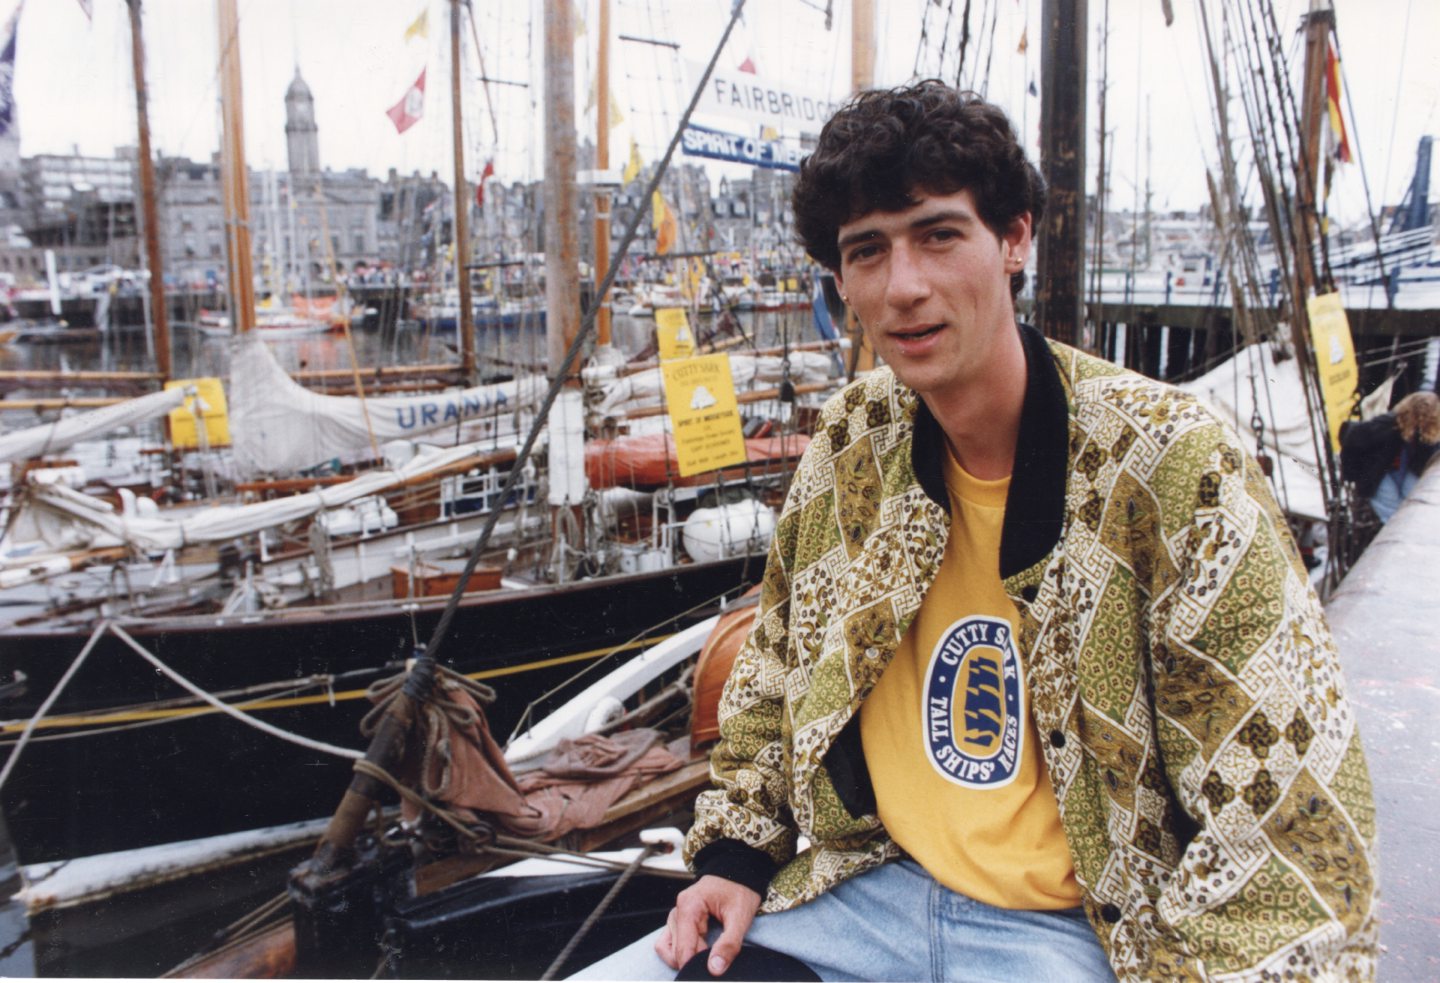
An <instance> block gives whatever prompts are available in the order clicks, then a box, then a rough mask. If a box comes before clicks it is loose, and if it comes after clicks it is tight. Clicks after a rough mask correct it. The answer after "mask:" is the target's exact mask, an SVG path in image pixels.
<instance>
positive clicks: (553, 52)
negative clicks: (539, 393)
mask: <svg viewBox="0 0 1440 983" xmlns="http://www.w3.org/2000/svg"><path fill="white" fill-rule="evenodd" d="M574 24H575V20H574V13H573V10H572V5H571V4H569V3H547V4H546V5H545V319H546V320H545V325H546V330H545V342H546V357H547V364H548V365H549V371H550V373H551V374H552V376H553V374H554V373H556V372H558V371H559V368H560V365H561V363H562V362H564V360H565V353H566V352H567V351H569V349H570V344H571V343H572V342H573V341H574V340H575V336H576V335H578V334H579V333H580V276H579V264H580V247H579V242H578V239H577V235H576V233H577V230H578V229H579V209H578V207H577V204H576V194H575V59H574V52H575V49H574V44H575V26H574ZM606 99H607V96H606V95H604V94H602V95H601V96H600V99H599V102H600V103H602V104H603V103H605V102H606Z"/></svg>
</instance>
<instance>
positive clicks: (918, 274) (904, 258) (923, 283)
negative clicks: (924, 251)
mask: <svg viewBox="0 0 1440 983" xmlns="http://www.w3.org/2000/svg"><path fill="white" fill-rule="evenodd" d="M929 295H930V281H929V278H928V277H927V276H926V275H925V271H924V269H923V267H922V266H921V264H920V263H919V262H918V257H917V256H916V255H915V252H914V250H912V249H911V248H910V247H909V245H908V244H898V245H896V246H895V247H893V248H892V249H891V252H890V276H889V279H888V280H887V281H886V284H885V300H886V302H887V303H888V304H890V305H891V306H892V307H909V306H911V305H913V304H915V303H916V302H917V301H920V300H924V299H925V298H926V297H928V296H929Z"/></svg>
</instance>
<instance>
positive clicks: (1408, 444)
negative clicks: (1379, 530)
mask: <svg viewBox="0 0 1440 983" xmlns="http://www.w3.org/2000/svg"><path fill="white" fill-rule="evenodd" d="M1437 445H1440V397H1437V396H1436V395H1435V393H1433V392H1429V391H1425V392H1415V393H1411V394H1410V395H1409V396H1406V397H1405V398H1404V399H1402V400H1400V402H1398V403H1396V404H1395V408H1394V409H1392V410H1391V411H1390V412H1389V413H1382V414H1380V415H1379V416H1376V417H1372V418H1371V419H1369V420H1364V421H1360V422H1351V423H1347V424H1346V425H1345V427H1344V428H1343V429H1342V430H1341V434H1340V475H1341V477H1342V478H1344V479H1345V480H1346V481H1351V482H1354V484H1355V491H1356V492H1357V493H1358V494H1360V495H1362V496H1364V497H1365V499H1366V500H1367V501H1369V503H1370V508H1371V509H1372V510H1373V511H1374V512H1375V515H1376V517H1377V518H1378V519H1379V520H1380V521H1381V523H1386V522H1389V521H1390V519H1391V517H1392V516H1394V515H1395V511H1396V510H1397V509H1399V508H1400V503H1401V502H1403V501H1404V500H1405V496H1407V495H1409V494H1410V492H1411V490H1412V489H1413V488H1414V487H1415V484H1416V482H1418V481H1419V480H1420V475H1421V474H1422V473H1423V472H1424V470H1425V466H1426V465H1427V464H1429V463H1430V458H1431V456H1432V455H1434V453H1435V448H1436V446H1437Z"/></svg>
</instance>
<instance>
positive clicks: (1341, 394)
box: [1306, 293, 1360, 452]
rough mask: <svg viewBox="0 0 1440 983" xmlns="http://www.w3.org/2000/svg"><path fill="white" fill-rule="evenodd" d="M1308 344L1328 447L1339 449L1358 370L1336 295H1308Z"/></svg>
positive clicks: (1358, 374)
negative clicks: (1327, 430) (1316, 373)
mask: <svg viewBox="0 0 1440 983" xmlns="http://www.w3.org/2000/svg"><path fill="white" fill-rule="evenodd" d="M1306 306H1307V308H1308V309H1309V311H1310V344H1312V345H1313V346H1314V347H1315V367H1316V369H1317V370H1318V371H1319V373H1320V394H1321V396H1322V397H1323V398H1324V400H1325V422H1326V423H1327V424H1328V425H1329V428H1330V447H1331V449H1332V450H1334V451H1337V452H1338V451H1339V450H1340V424H1342V423H1344V422H1345V421H1346V420H1347V419H1349V418H1350V411H1351V410H1352V409H1353V408H1354V406H1355V395H1356V393H1355V390H1356V387H1357V386H1358V385H1359V383H1360V370H1359V368H1358V367H1357V366H1356V364H1355V344H1354V342H1353V341H1352V340H1351V338H1350V322H1349V320H1347V319H1346V317H1345V308H1344V306H1343V305H1342V304H1341V303H1340V294H1338V293H1332V294H1324V295H1322V296H1319V297H1311V298H1310V301H1309V303H1308V304H1307V305H1306Z"/></svg>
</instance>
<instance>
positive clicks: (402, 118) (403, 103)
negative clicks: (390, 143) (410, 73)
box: [385, 68, 425, 133]
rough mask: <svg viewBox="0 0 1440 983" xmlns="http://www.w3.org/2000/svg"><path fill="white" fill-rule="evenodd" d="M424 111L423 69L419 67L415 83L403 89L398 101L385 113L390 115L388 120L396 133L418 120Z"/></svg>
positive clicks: (408, 127)
mask: <svg viewBox="0 0 1440 983" xmlns="http://www.w3.org/2000/svg"><path fill="white" fill-rule="evenodd" d="M424 113H425V69H423V68H422V69H420V77H419V78H417V79H416V80H415V84H414V85H412V86H410V88H409V89H407V90H406V91H405V95H404V96H402V97H401V99H400V101H399V102H397V103H396V104H395V105H393V106H391V107H390V108H389V109H387V110H385V115H386V116H389V117H390V122H392V123H394V124H395V132H396V133H404V132H405V131H406V130H408V129H410V127H412V126H414V125H415V124H416V123H418V122H419V121H420V117H421V116H422V115H424Z"/></svg>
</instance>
